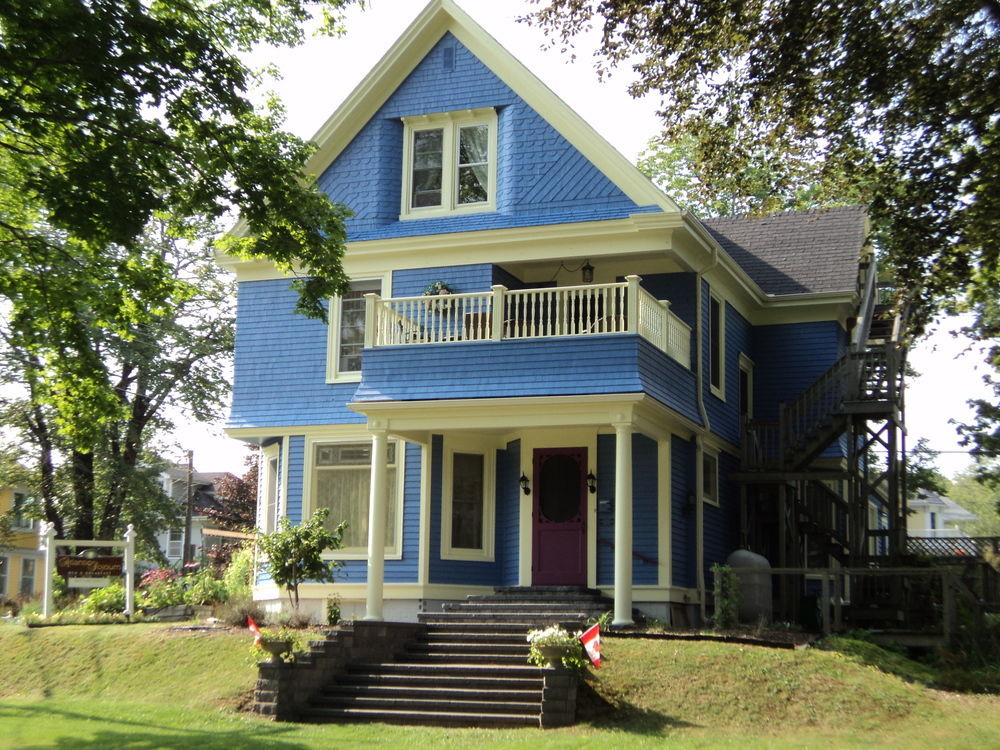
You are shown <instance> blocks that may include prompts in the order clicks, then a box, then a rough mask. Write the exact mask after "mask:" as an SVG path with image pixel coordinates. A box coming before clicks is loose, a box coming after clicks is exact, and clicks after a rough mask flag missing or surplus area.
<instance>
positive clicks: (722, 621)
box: [712, 563, 743, 630]
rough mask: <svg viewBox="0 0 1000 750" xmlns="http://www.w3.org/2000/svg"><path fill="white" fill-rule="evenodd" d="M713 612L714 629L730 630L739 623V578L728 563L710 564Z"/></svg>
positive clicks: (740, 596) (740, 598) (740, 597)
mask: <svg viewBox="0 0 1000 750" xmlns="http://www.w3.org/2000/svg"><path fill="white" fill-rule="evenodd" d="M712 579H713V581H714V587H713V595H714V599H715V612H714V614H713V616H712V620H713V622H714V623H715V628H716V630H731V629H732V628H735V627H736V626H737V625H739V624H740V601H741V600H742V598H743V597H742V595H741V592H740V579H739V578H738V577H737V575H736V574H735V573H734V572H733V569H732V568H730V567H729V566H728V565H719V563H715V564H714V565H712Z"/></svg>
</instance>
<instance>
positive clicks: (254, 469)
mask: <svg viewBox="0 0 1000 750" xmlns="http://www.w3.org/2000/svg"><path fill="white" fill-rule="evenodd" d="M244 463H245V464H246V467H247V470H246V472H244V474H243V476H241V477H238V476H236V475H235V474H230V473H228V472H227V473H225V474H223V475H222V476H221V477H219V478H218V479H216V480H215V500H216V503H217V504H216V505H213V506H210V507H205V508H203V509H202V512H203V513H204V514H205V515H207V516H208V517H209V518H211V519H212V522H213V523H214V524H216V525H217V526H219V527H221V528H223V529H229V530H230V531H252V530H253V528H254V526H255V525H256V524H257V477H258V471H259V466H260V452H259V451H258V450H257V449H256V448H255V449H253V450H252V451H251V452H250V454H249V455H248V456H247V457H246V458H245V459H244Z"/></svg>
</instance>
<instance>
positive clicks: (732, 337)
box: [704, 291, 753, 445]
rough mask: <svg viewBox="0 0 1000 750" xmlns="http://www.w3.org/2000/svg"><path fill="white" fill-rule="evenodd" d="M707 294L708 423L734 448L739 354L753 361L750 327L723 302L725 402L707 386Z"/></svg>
mask: <svg viewBox="0 0 1000 750" xmlns="http://www.w3.org/2000/svg"><path fill="white" fill-rule="evenodd" d="M707 300H708V292H707V291H706V293H705V301H706V309H705V312H704V315H705V317H704V320H705V321H706V325H705V332H706V336H705V352H706V359H705V371H704V376H705V410H706V411H707V412H708V420H709V422H710V424H711V426H712V432H714V433H715V434H716V435H719V436H721V437H723V438H725V439H726V440H728V441H729V442H731V443H734V444H736V445H738V444H739V442H740V353H743V354H746V355H747V356H748V357H750V358H751V359H753V357H752V356H751V354H750V349H751V331H752V327H751V325H750V323H749V321H747V319H746V318H744V317H743V316H742V315H740V314H739V313H738V312H737V311H736V310H735V308H733V306H732V305H730V304H729V303H728V302H724V303H723V308H722V309H723V314H724V315H725V329H724V330H725V333H724V338H725V340H724V344H725V350H724V353H723V354H724V363H723V365H724V368H725V369H724V373H725V375H724V380H725V383H724V384H725V400H723V399H720V398H719V397H718V396H716V395H715V394H714V393H712V389H711V388H710V387H709V381H708V379H709V377H711V374H710V373H709V369H708V359H707V352H708V335H709V332H708V308H707Z"/></svg>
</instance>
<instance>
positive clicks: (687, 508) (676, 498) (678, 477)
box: [670, 435, 697, 588]
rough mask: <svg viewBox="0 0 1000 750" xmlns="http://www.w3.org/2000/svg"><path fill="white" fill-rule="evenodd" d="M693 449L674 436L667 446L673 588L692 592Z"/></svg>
mask: <svg viewBox="0 0 1000 750" xmlns="http://www.w3.org/2000/svg"><path fill="white" fill-rule="evenodd" d="M695 456H696V452H695V445H694V443H693V442H692V441H688V440H684V439H683V438H680V437H678V436H676V435H673V436H672V437H671V444H670V490H671V492H670V496H671V497H670V501H671V503H672V508H671V516H670V517H671V527H670V535H671V538H670V545H671V546H670V550H671V563H672V565H673V579H674V580H673V585H674V586H684V587H687V588H694V586H695V585H696V579H695V549H696V547H695V543H696V541H697V540H696V537H695V521H696V519H695V512H694V506H693V505H692V504H691V500H692V499H693V496H694V493H695V475H694V472H695Z"/></svg>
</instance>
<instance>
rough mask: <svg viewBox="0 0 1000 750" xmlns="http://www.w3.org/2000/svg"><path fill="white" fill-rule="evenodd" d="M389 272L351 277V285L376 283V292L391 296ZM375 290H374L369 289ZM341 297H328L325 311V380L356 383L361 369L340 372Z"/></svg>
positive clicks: (359, 377)
mask: <svg viewBox="0 0 1000 750" xmlns="http://www.w3.org/2000/svg"><path fill="white" fill-rule="evenodd" d="M390 276H391V274H389V273H383V274H377V275H374V276H365V277H359V278H352V279H351V285H352V286H353V285H354V284H367V285H374V284H376V283H377V284H378V291H377V294H379V295H381V296H383V297H388V296H391V293H392V292H391V288H390V284H389V283H388V279H389V278H390ZM369 291H375V290H369ZM341 303H342V298H340V297H332V298H331V299H330V304H329V309H328V312H327V316H326V317H327V326H326V382H327V383H357V382H359V381H360V380H361V370H350V371H347V372H340V371H339V367H340V322H341V314H342V310H343V306H342V304H341Z"/></svg>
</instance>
